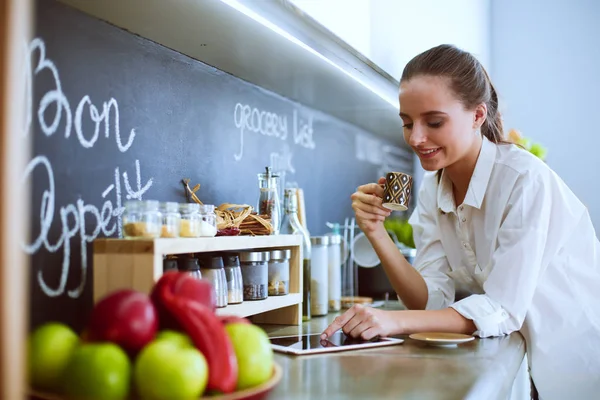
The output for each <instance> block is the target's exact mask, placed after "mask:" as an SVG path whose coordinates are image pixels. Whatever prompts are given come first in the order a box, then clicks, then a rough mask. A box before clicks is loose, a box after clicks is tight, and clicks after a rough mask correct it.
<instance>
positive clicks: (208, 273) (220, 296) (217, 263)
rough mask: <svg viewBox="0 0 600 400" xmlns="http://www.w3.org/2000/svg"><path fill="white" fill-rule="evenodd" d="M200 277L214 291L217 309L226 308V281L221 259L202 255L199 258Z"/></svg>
mask: <svg viewBox="0 0 600 400" xmlns="http://www.w3.org/2000/svg"><path fill="white" fill-rule="evenodd" d="M199 262H200V272H202V277H203V278H204V279H207V280H209V281H210V283H212V285H213V288H214V290H215V298H216V300H217V302H216V303H217V307H219V308H221V307H226V306H227V281H226V280H225V271H224V270H223V268H224V265H223V259H222V258H221V257H220V256H213V255H203V256H201V257H200V258H199Z"/></svg>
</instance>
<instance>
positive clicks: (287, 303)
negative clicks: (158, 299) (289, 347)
mask: <svg viewBox="0 0 600 400" xmlns="http://www.w3.org/2000/svg"><path fill="white" fill-rule="evenodd" d="M274 249H290V250H291V253H292V254H291V258H290V282H289V294H287V295H284V296H269V297H268V298H267V299H265V300H253V301H244V302H243V303H241V304H232V305H228V306H227V307H224V308H218V309H217V314H221V315H238V316H241V317H250V316H251V317H252V321H253V322H255V323H264V324H286V325H300V324H301V323H302V285H303V282H302V237H300V236H298V235H273V236H254V237H252V236H222V237H214V238H195V239H191V238H169V239H166V238H165V239H163V238H160V239H96V240H95V241H94V288H93V296H94V302H97V301H98V300H99V299H100V298H102V297H103V296H104V295H106V294H108V293H110V292H112V291H114V290H117V289H134V290H138V291H140V292H144V293H150V291H151V290H152V287H153V285H154V283H155V282H156V281H157V280H158V279H159V278H160V277H161V275H162V274H163V256H165V255H169V254H188V253H204V252H218V251H243V250H263V251H267V250H274Z"/></svg>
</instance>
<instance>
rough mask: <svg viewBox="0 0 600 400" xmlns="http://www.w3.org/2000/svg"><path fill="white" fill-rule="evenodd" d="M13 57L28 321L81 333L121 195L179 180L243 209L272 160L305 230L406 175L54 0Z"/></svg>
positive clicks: (209, 199) (176, 189)
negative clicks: (298, 206)
mask: <svg viewBox="0 0 600 400" xmlns="http://www.w3.org/2000/svg"><path fill="white" fill-rule="evenodd" d="M23 58H24V60H25V65H24V68H23V70H24V72H25V73H27V74H28V78H29V79H28V90H26V91H25V97H24V99H16V100H17V101H21V100H24V101H25V102H26V104H27V106H28V114H27V121H26V124H25V127H24V132H29V133H28V134H29V135H33V149H32V156H31V160H30V162H29V164H28V165H27V168H26V170H25V171H24V174H23V182H24V183H27V184H29V185H31V190H32V194H31V218H32V221H31V232H30V238H29V239H28V240H25V241H24V244H23V247H24V249H25V251H26V252H27V253H28V254H30V255H31V264H32V269H31V274H30V277H31V302H30V310H31V319H30V322H31V326H32V327H34V326H36V325H39V324H40V323H42V322H45V321H49V320H59V321H63V322H65V323H68V324H70V325H71V326H72V327H73V328H75V329H77V330H80V329H81V328H82V326H83V324H84V323H85V318H86V316H87V315H88V313H89V311H90V310H91V307H92V293H91V288H92V272H91V271H92V268H93V265H92V251H91V249H92V246H91V243H92V242H93V240H94V239H95V238H97V237H119V236H120V235H121V223H120V218H119V216H120V215H121V213H122V211H123V205H124V203H125V201H127V200H128V199H157V200H161V201H166V200H169V201H179V202H185V201H186V199H185V196H184V190H183V187H182V184H181V179H182V178H190V179H191V184H192V185H194V184H196V183H200V184H201V189H200V190H199V191H198V193H197V195H198V196H199V197H200V198H201V200H202V201H203V202H205V203H208V204H216V205H218V204H221V203H225V202H231V203H237V204H250V205H255V204H256V201H257V197H258V186H257V185H258V180H257V175H256V174H257V173H259V172H262V171H263V170H264V168H265V167H266V166H267V165H271V166H272V167H273V168H274V169H275V170H277V171H280V172H282V173H284V174H285V177H284V180H285V183H287V184H291V183H296V184H297V185H298V186H299V187H301V188H303V189H304V192H305V201H306V215H307V221H308V227H309V230H310V231H311V234H314V235H316V234H323V233H325V232H326V231H327V230H328V228H327V227H326V226H325V223H326V222H327V221H332V222H343V220H344V218H345V217H348V216H352V209H351V205H350V201H349V195H350V194H351V193H352V192H353V191H354V190H355V188H356V187H357V186H358V185H360V184H363V183H365V182H370V181H373V180H374V179H375V178H377V177H378V176H379V175H380V174H381V172H382V170H384V169H386V168H395V169H398V168H402V170H404V171H410V170H411V169H412V164H411V163H410V159H409V158H407V159H405V160H404V161H402V160H403V158H402V157H398V156H397V154H398V153H402V152H403V151H404V150H400V149H397V148H394V147H393V146H390V145H389V143H385V142H383V141H381V140H380V139H377V138H376V137H375V136H373V135H371V134H370V133H369V132H365V131H364V130H361V129H359V128H357V127H355V126H353V125H350V124H348V123H345V122H343V121H340V120H338V119H335V118H333V117H331V116H328V115H325V114H323V113H321V112H319V111H316V110H313V109H310V108H307V107H305V106H302V105H301V104H298V103H295V102H292V101H290V100H288V99H286V98H283V97H281V96H278V95H276V94H274V93H271V92H268V91H265V90H263V89H261V88H259V87H256V86H254V85H252V84H249V83H247V82H244V81H242V80H240V79H238V78H236V77H234V76H231V75H229V74H227V73H224V72H222V71H219V70H217V69H215V68H212V67H210V66H208V65H206V64H203V63H202V62H199V61H197V60H193V59H191V58H188V57H186V56H184V55H182V54H180V53H177V52H174V51H172V50H170V49H167V48H165V47H163V46H160V45H158V44H156V43H153V42H151V41H149V40H146V39H144V38H140V37H138V36H135V35H132V34H130V33H128V32H126V31H124V30H121V29H118V28H116V27H114V26H112V25H109V24H107V23H104V22H102V21H99V20H96V19H94V18H91V17H89V16H87V15H84V14H82V13H80V12H78V11H75V10H73V9H70V8H68V7H66V6H64V5H61V4H59V3H56V2H54V1H46V0H44V1H38V3H37V21H36V29H35V36H34V39H33V40H32V42H31V43H30V44H29V47H28V49H26V51H24V57H23ZM399 134H400V132H399ZM393 154H396V156H394V155H393ZM400 155H402V154H400Z"/></svg>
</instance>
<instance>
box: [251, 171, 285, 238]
mask: <svg viewBox="0 0 600 400" xmlns="http://www.w3.org/2000/svg"><path fill="white" fill-rule="evenodd" d="M278 179H279V175H277V174H274V173H273V172H272V171H271V167H267V168H266V170H265V172H264V173H262V174H258V188H259V190H260V195H259V197H258V207H257V210H258V213H259V214H260V215H266V216H267V217H269V219H270V220H271V226H272V227H273V233H272V235H278V234H279V228H280V226H281V204H280V201H279V189H278V188H277V183H278Z"/></svg>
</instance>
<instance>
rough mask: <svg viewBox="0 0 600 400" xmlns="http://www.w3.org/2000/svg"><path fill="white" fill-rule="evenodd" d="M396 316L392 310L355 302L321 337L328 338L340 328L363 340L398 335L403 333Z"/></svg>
mask: <svg viewBox="0 0 600 400" xmlns="http://www.w3.org/2000/svg"><path fill="white" fill-rule="evenodd" d="M396 316H397V315H396V314H394V313H393V312H392V311H384V310H378V309H376V308H373V307H365V306H362V305H360V304H355V305H354V306H352V308H350V309H349V310H348V311H346V312H345V313H343V314H342V315H340V316H338V317H336V319H334V320H333V322H332V323H331V325H329V326H328V327H327V329H325V331H323V334H321V339H327V338H328V337H329V336H331V335H333V334H334V333H335V332H337V331H338V330H339V329H341V330H342V331H343V332H344V333H345V334H346V335H347V336H350V337H353V338H361V339H363V340H371V339H373V338H374V337H376V336H382V337H386V336H390V335H396V334H399V333H401V332H400V326H399V323H398V322H399V321H396V318H395V317H396Z"/></svg>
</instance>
